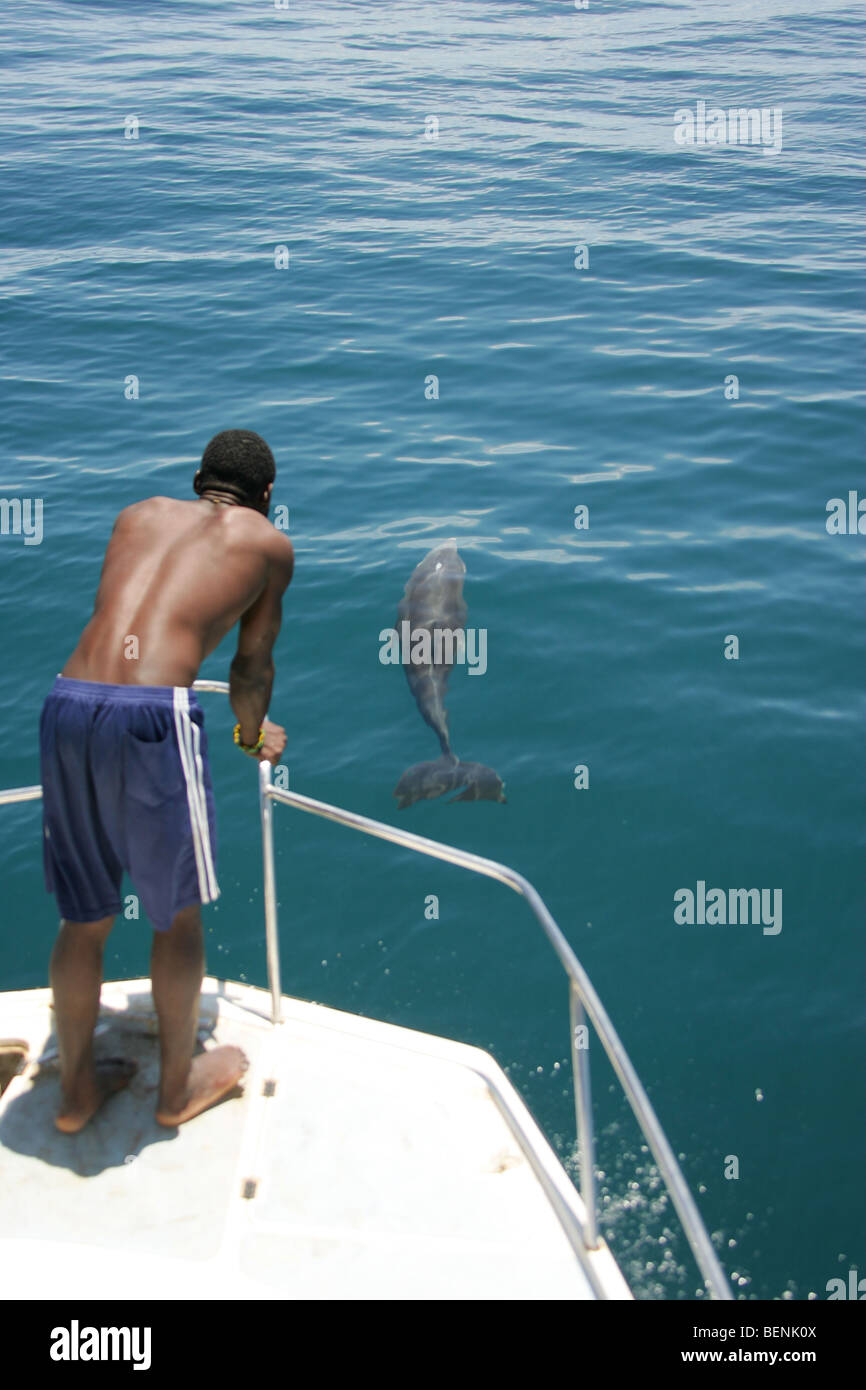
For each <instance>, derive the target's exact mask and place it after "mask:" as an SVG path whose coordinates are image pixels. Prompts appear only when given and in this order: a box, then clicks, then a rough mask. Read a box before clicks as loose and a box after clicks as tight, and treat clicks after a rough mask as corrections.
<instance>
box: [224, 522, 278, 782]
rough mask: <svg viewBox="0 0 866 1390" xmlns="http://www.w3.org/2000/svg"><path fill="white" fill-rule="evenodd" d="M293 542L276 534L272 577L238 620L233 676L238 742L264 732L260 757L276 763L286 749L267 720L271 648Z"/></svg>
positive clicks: (271, 558) (270, 561) (232, 700)
mask: <svg viewBox="0 0 866 1390" xmlns="http://www.w3.org/2000/svg"><path fill="white" fill-rule="evenodd" d="M293 568H294V554H293V550H292V544H291V541H289V539H288V537H287V536H284V535H283V534H282V533H281V532H279V531H275V532H274V544H273V546H272V547H271V551H270V553H269V555H268V578H267V581H266V583H265V587H264V589H263V590H262V592H261V593H260V594H259V596H258V598H257V599H256V600H255V602H254V603H253V604H251V606H250V607H249V608H248V609H247V611H246V613H244V614H243V616H242V618H241V620H240V630H239V633H238V649H237V652H236V654H235V657H234V660H233V661H232V664H231V668H230V671H229V701H230V703H231V707H232V709H233V710H234V712H235V715H236V716H237V719H238V723H239V724H240V740H241V742H242V743H246V744H248V745H250V746H252V745H254V744H256V743H257V742H258V739H259V729H260V728H262V727H263V728H264V730H265V743H264V747H263V748H262V750H261V752H260V753H259V758H260V759H264V758H267V759H268V760H269V761H270V762H274V761H276V760H277V759H278V758H279V757H280V756H281V754H282V752H283V749H284V748H285V746H286V735H285V730H284V729H282V728H280V726H279V725H278V724H272V723H270V721H268V720H266V719H265V715H266V714H267V710H268V705H269V703H270V699H271V690H272V688H273V683H274V662H273V649H274V643H275V641H276V639H277V635H278V633H279V631H280V625H281V622H282V598H283V594H284V593H285V591H286V589H287V588H288V585H289V583H290V582H291V578H292V571H293Z"/></svg>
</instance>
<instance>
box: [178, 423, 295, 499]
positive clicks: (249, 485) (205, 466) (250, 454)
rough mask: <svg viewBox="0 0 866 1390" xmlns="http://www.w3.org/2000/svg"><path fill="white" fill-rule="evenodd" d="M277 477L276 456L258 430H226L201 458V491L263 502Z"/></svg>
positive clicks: (218, 435)
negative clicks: (225, 493)
mask: <svg viewBox="0 0 866 1390" xmlns="http://www.w3.org/2000/svg"><path fill="white" fill-rule="evenodd" d="M276 475H277V469H276V465H275V463H274V456H273V454H272V453H271V451H270V449H269V448H268V446H267V444H266V443H265V441H264V440H263V439H262V437H261V435H260V434H256V433H255V431H254V430H222V431H221V432H220V433H219V434H215V435H214V437H213V439H212V440H211V441H210V443H209V444H208V446H207V448H206V449H205V451H204V453H203V454H202V457H201V469H200V471H199V476H198V486H197V489H196V490H197V491H199V492H201V491H203V490H204V489H206V488H219V489H220V490H221V491H224V492H233V493H235V494H236V495H237V496H238V497H240V498H242V499H243V501H245V502H251V503H256V502H260V501H261V498H262V493H263V492H264V490H265V488H266V487H267V486H268V484H269V483H272V482H273V481H274V478H275V477H276Z"/></svg>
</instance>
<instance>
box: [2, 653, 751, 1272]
mask: <svg viewBox="0 0 866 1390" xmlns="http://www.w3.org/2000/svg"><path fill="white" fill-rule="evenodd" d="M193 688H194V689H195V690H197V691H209V692H217V693H222V694H227V693H228V689H229V687H228V684H227V682H225V681H212V680H198V681H196V682H195V684H194V687H193ZM272 775H273V769H272V767H271V764H270V763H269V762H262V763H260V764H259V810H260V816H261V828H262V856H263V875H264V903H265V936H266V943H267V962H268V984H269V987H270V992H271V1017H272V1021H273V1023H274V1024H275V1025H276V1024H278V1023H279V1022H280V1021H281V1002H282V985H281V979H280V954H279V934H278V925H277V897H276V873H275V868H274V834H273V805H272V803H273V802H274V801H279V802H282V803H283V804H284V805H286V806H292V807H294V809H295V810H297V811H305V812H307V813H308V814H310V815H314V816H321V817H323V818H324V819H325V820H331V821H335V822H336V823H337V824H338V825H344V826H347V827H348V828H349V829H350V830H359V831H361V833H362V834H364V835H371V836H373V837H375V838H376V839H379V840H388V841H389V842H390V843H391V844H394V845H399V846H400V847H401V848H403V849H410V850H413V851H414V852H415V853H416V854H425V855H427V856H429V857H430V858H432V859H442V860H444V861H445V862H446V863H448V864H456V865H458V866H460V867H461V868H464V869H468V870H469V871H470V872H471V873H476V874H482V875H484V876H485V877H487V878H495V879H498V880H499V882H500V883H504V884H505V885H506V887H508V888H511V889H512V890H513V891H514V892H515V893H519V894H520V896H521V897H522V898H524V899H525V900H526V902H527V903H528V904H529V906H530V908H531V909H532V911H533V913H534V914H535V917H536V919H537V921H538V922H539V923H540V924H541V928H542V930H543V932H544V934H545V936H546V937H547V939H548V941H549V942H550V944H551V946H552V947H553V949H554V951H555V952H556V955H557V957H558V958H559V962H560V964H561V965H562V967H563V969H564V970H565V972H566V974H567V975H568V979H569V1014H570V1020H571V1060H572V1072H573V1076H574V1103H575V1124H576V1131H577V1152H578V1156H579V1163H580V1190H581V1197H582V1199H583V1204H584V1207H585V1209H586V1221H585V1225H584V1238H585V1242H586V1245H587V1247H588V1248H589V1249H596V1248H597V1247H598V1242H599V1237H598V1215H597V1203H596V1191H595V1138H594V1129H593V1120H592V1098H591V1088H590V1069H589V1048H588V1045H587V1039H588V1030H587V1028H586V1026H585V1016H588V1017H589V1019H590V1021H591V1023H592V1025H593V1027H594V1028H595V1031H596V1033H597V1034H598V1037H599V1039H600V1041H601V1044H602V1047H603V1048H604V1050H605V1052H606V1054H607V1057H608V1059H609V1061H610V1064H611V1066H612V1067H613V1069H614V1072H615V1073H616V1076H617V1078H618V1080H619V1083H620V1085H621V1086H622V1088H623V1091H624V1093H625V1096H626V1099H627V1100H628V1103H629V1105H630V1106H631V1109H632V1112H633V1113H634V1117H635V1119H636V1120H637V1123H638V1126H639V1127H640V1130H641V1132H642V1134H643V1136H644V1138H645V1139H646V1141H647V1144H648V1145H649V1147H650V1150H651V1152H652V1155H653V1158H654V1159H655V1161H656V1164H657V1165H658V1169H659V1172H660V1173H661V1175H662V1178H663V1180H664V1183H665V1186H666V1188H667V1190H668V1192H669V1194H670V1197H671V1200H672V1201H673V1204H674V1207H675V1209H676V1211H677V1214H678V1216H679V1218H680V1221H681V1222H682V1226H683V1231H684V1232H685V1235H686V1239H687V1240H688V1242H689V1245H690V1247H691V1250H692V1254H693V1255H694V1257H695V1261H696V1263H697V1266H698V1268H699V1269H700V1271H701V1274H702V1275H703V1278H704V1282H705V1284H706V1287H707V1289H708V1291H709V1292H710V1294H711V1295H712V1296H713V1297H714V1298H718V1299H732V1298H733V1295H732V1293H731V1290H730V1286H729V1285H728V1282H727V1279H726V1278H725V1274H724V1271H723V1270H722V1267H721V1264H720V1263H719V1259H718V1256H717V1255H716V1252H715V1250H714V1249H713V1246H712V1243H711V1241H710V1238H709V1236H708V1235H707V1231H706V1228H705V1226H704V1224H703V1222H702V1220H701V1217H700V1213H699V1212H698V1209H697V1207H696V1205H695V1202H694V1199H693V1198H692V1195H691V1193H690V1191H689V1189H688V1186H687V1184H686V1181H685V1178H684V1177H683V1175H682V1172H681V1170H680V1167H679V1164H678V1163H677V1160H676V1158H675V1157H674V1154H673V1151H672V1149H671V1147H670V1144H669V1143H668V1141H667V1139H666V1137H665V1134H664V1131H663V1130H662V1127H661V1125H660V1124H659V1121H658V1119H657V1117H656V1114H655V1111H654V1110H653V1107H652V1105H651V1104H650V1101H649V1097H648V1096H647V1094H646V1091H645V1090H644V1088H643V1086H642V1085H641V1082H640V1080H639V1078H638V1075H637V1073H636V1071H635V1069H634V1067H633V1066H632V1064H631V1060H630V1059H629V1056H628V1054H627V1052H626V1050H625V1048H624V1047H623V1045H622V1043H621V1041H620V1039H619V1036H618V1034H617V1032H616V1029H615V1028H614V1026H613V1024H612V1023H611V1021H610V1019H609V1018H608V1016H607V1012H606V1010H605V1008H604V1006H603V1004H602V1002H601V1000H600V999H599V997H598V995H597V994H596V992H595V989H594V987H593V985H592V983H591V981H590V979H589V976H588V975H587V974H586V971H585V970H584V969H583V966H582V965H581V964H580V962H579V960H578V959H577V956H576V955H575V954H574V951H573V950H572V948H571V946H570V945H569V943H568V942H567V941H566V939H565V937H564V936H563V934H562V932H561V931H560V929H559V927H558V926H557V924H556V922H555V921H554V919H553V917H552V916H551V913H550V911H549V909H548V907H547V905H546V904H545V903H544V901H543V900H542V898H541V896H540V894H539V893H538V892H537V890H536V889H535V888H534V887H533V886H532V884H531V883H530V882H529V881H528V880H527V879H525V878H524V877H523V875H522V874H519V873H517V872H516V871H515V870H514V869H510V868H508V867H507V866H506V865H505V864H499V863H497V862H496V861H495V860H493V859H485V858H483V857H482V856H481V855H479V854H473V853H471V852H470V851H468V850H463V849H457V848H456V847H455V846H453V845H444V844H441V843H440V842H439V841H438V840H428V839H427V838H426V837H425V836H423V835H416V834H414V833H413V832H411V831H408V830H401V829H399V828H398V827H397V826H394V825H388V824H387V823H386V822H384V821H377V820H372V819H371V818H370V817H369V816H362V815H359V814H358V813H357V812H355V811H346V810H343V808H342V807H340V806H330V805H328V803H327V802H324V801H315V800H314V799H313V798H312V797H309V796H302V795H301V794H300V793H298V792H291V791H287V790H286V789H285V788H283V787H276V786H274V785H273V782H272ZM41 795H42V788H41V787H18V788H12V789H10V790H8V791H0V805H8V804H9V803H11V802H16V801H35V800H37V799H38V798H39V797H41Z"/></svg>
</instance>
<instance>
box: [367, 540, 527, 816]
mask: <svg viewBox="0 0 866 1390" xmlns="http://www.w3.org/2000/svg"><path fill="white" fill-rule="evenodd" d="M465 574H466V566H465V565H464V563H463V561H462V560H461V558H460V556H459V554H458V553H457V542H456V541H454V540H449V541H444V542H443V544H442V545H438V546H436V547H435V549H433V550H431V551H430V553H429V555H425V557H424V559H423V560H422V561H421V563H420V564H418V565H416V566H415V569H414V570H413V571H412V574H411V575H410V576H409V582H408V584H407V585H406V590H405V593H404V595H403V598H402V599H401V600H400V605H399V608H398V609H397V615H398V620H399V621H400V622H407V621H408V623H409V625H410V627H409V630H410V632H411V633H412V634H413V637H414V636H415V634H417V633H419V632H421V631H422V630H426V631H427V632H428V633H429V634H430V656H431V659H430V661H422V662H416V661H410V662H408V663H407V664H405V665H404V668H403V669H404V670H405V672H406V679H407V681H408V682H409V689H410V690H411V691H412V694H413V695H414V696H415V703H416V704H417V706H418V709H419V710H420V713H421V718H422V719H423V720H424V721H425V723H427V724H429V725H430V727H431V729H433V730H434V732H435V733H436V735H437V737H438V739H439V747H440V748H441V750H442V755H441V757H439V758H436V759H435V761H433V762H428V763H415V764H414V765H413V766H412V767H410V768H407V769H406V771H405V772H404V773H403V776H402V777H401V778H400V781H399V782H398V783H397V785H396V787H395V788H394V795H395V797H396V798H397V809H398V810H400V811H403V810H405V809H406V807H407V806H412V805H414V803H415V802H416V801H427V800H431V799H432V798H434V797H437V796H442V795H443V794H444V793H445V792H451V791H456V792H457V793H458V795H457V796H452V797H451V798H450V800H451V801H504V800H505V790H504V783H503V782H502V780H501V778H500V777H499V775H498V774H497V773H496V772H494V771H493V768H492V767H485V766H484V764H483V763H464V762H461V761H460V759H459V758H458V757H457V754H456V753H453V752H452V751H451V740H450V737H449V733H448V713H447V711H446V709H445V690H446V687H447V685H448V677H449V676H450V674H451V667H452V666H453V665H454V653H455V646H456V640H455V637H452V638H451V640H450V641H448V642H447V643H446V642H442V639H441V638H440V643H441V646H440V649H439V659H438V660H437V659H436V656H435V652H436V647H435V645H434V639H433V634H434V633H435V632H437V631H439V632H441V633H446V632H450V633H452V634H457V633H464V634H465V628H466V604H465V602H464V600H463V577H464V575H465ZM446 646H447V651H448V656H447V657H446V655H445V649H446Z"/></svg>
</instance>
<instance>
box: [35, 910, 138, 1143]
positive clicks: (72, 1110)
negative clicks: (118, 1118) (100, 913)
mask: <svg viewBox="0 0 866 1390" xmlns="http://www.w3.org/2000/svg"><path fill="white" fill-rule="evenodd" d="M113 922H114V918H113V917H102V918H100V920H99V921H98V922H67V921H62V922H61V924H60V931H59V933H58V935H57V940H56V942H55V943H54V950H53V951H52V953H51V987H52V989H53V991H54V1013H55V1019H56V1023H57V1042H58V1048H59V1052H60V1084H61V1088H62V1091H63V1099H62V1102H61V1106H60V1110H59V1112H58V1114H57V1117H56V1119H55V1124H56V1125H57V1128H58V1129H61V1130H63V1131H64V1133H66V1134H75V1133H76V1132H77V1131H78V1130H79V1129H83V1128H84V1126H85V1125H86V1124H87V1121H88V1120H89V1119H90V1117H91V1116H92V1115H93V1114H94V1112H95V1111H96V1110H98V1109H99V1107H100V1105H101V1104H102V1102H103V1101H104V1100H105V1099H107V1097H108V1096H110V1095H112V1094H113V1093H114V1092H115V1091H119V1090H120V1089H121V1088H122V1087H123V1086H125V1085H127V1083H128V1082H129V1080H130V1078H131V1077H132V1076H133V1074H134V1073H135V1063H134V1062H128V1061H124V1060H122V1059H120V1058H116V1057H110V1058H104V1059H101V1060H100V1061H99V1062H96V1063H94V1060H93V1030H94V1028H95V1027H96V1019H97V1016H98V1014H99V991H100V988H101V986H102V950H103V947H104V945H105V942H106V939H107V937H108V933H109V932H110V931H111V927H112V924H113Z"/></svg>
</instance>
